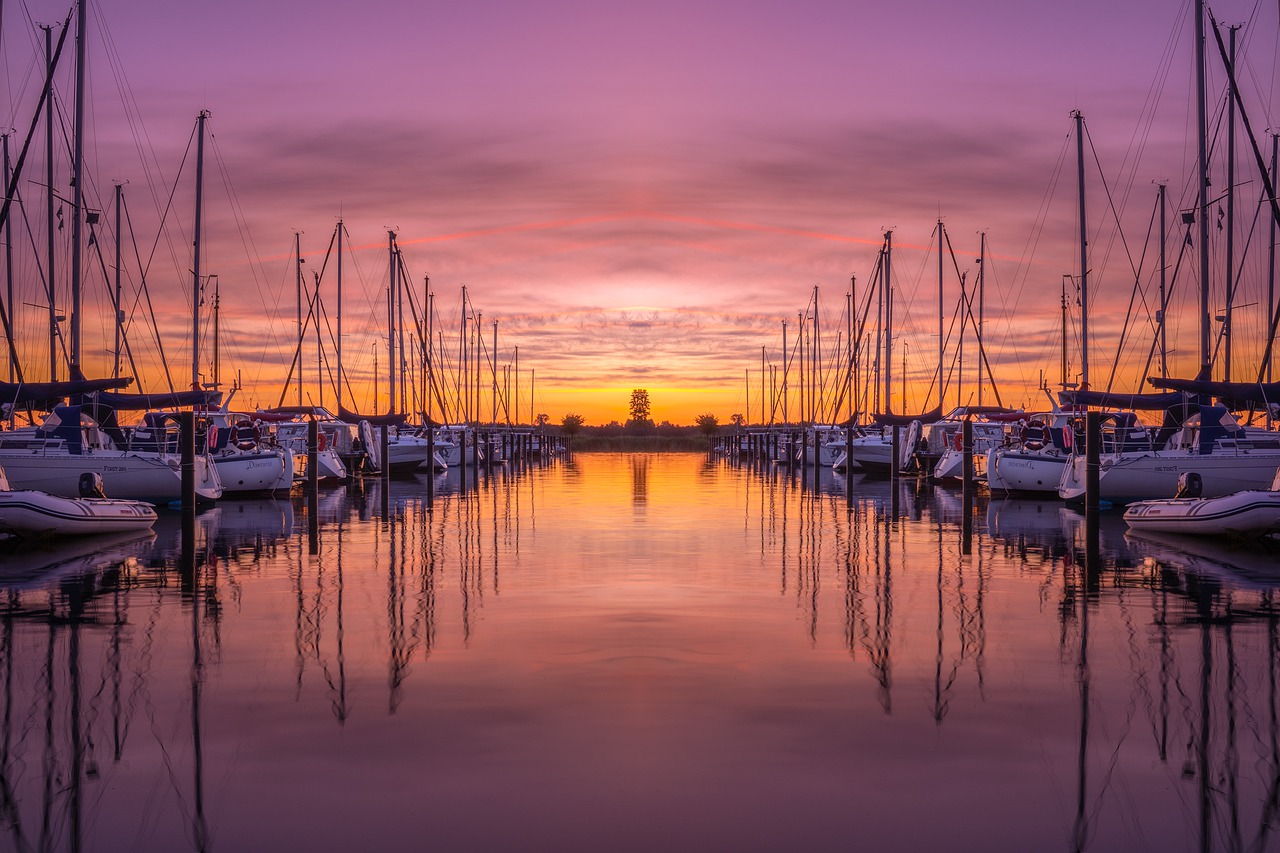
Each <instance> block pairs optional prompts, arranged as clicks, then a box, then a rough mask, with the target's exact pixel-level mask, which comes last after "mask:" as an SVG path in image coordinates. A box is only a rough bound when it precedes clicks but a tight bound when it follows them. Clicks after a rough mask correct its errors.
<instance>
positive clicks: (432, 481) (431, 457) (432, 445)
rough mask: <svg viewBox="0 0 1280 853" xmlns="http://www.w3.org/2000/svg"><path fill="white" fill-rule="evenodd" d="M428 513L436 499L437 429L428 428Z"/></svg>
mask: <svg viewBox="0 0 1280 853" xmlns="http://www.w3.org/2000/svg"><path fill="white" fill-rule="evenodd" d="M427 466H428V471H427V512H431V509H432V504H434V503H435V499H436V428H435V427H433V426H430V425H428V426H427Z"/></svg>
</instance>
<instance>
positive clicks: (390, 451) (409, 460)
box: [387, 435, 431, 473]
mask: <svg viewBox="0 0 1280 853" xmlns="http://www.w3.org/2000/svg"><path fill="white" fill-rule="evenodd" d="M430 457H431V452H430V450H429V449H428V447H427V440H426V439H425V438H418V437H417V436H412V435H401V436H395V437H394V438H391V439H388V441H387V467H388V468H389V469H390V470H391V471H392V472H393V473H394V472H400V471H413V470H415V469H417V468H420V467H421V466H422V465H423V463H425V462H426V461H427V460H428V459H429V458H430Z"/></svg>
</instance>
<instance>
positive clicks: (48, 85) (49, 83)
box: [0, 8, 75, 226]
mask: <svg viewBox="0 0 1280 853" xmlns="http://www.w3.org/2000/svg"><path fill="white" fill-rule="evenodd" d="M74 12H75V9H74V8H73V9H72V10H71V11H70V12H68V13H67V20H66V21H65V22H64V23H63V25H62V32H61V33H60V34H59V35H58V46H57V48H56V49H55V50H54V52H53V57H52V58H51V59H50V61H49V71H48V73H47V74H46V75H45V82H44V86H43V88H42V89H41V90H40V100H39V101H38V102H37V103H36V109H35V111H34V113H33V114H32V117H31V126H30V128H29V130H28V131H27V138H26V140H25V141H24V142H23V143H22V150H21V151H20V152H19V154H18V159H17V161H16V162H15V163H14V164H13V171H12V173H11V174H10V176H9V185H8V186H7V187H6V188H5V193H4V200H3V204H2V206H0V226H3V225H4V223H5V221H6V220H7V219H8V218H9V206H10V205H11V204H12V203H13V198H14V195H15V194H16V192H17V185H18V183H19V180H20V178H21V175H22V166H23V164H24V163H25V162H26V159H27V152H28V151H29V150H30V148H31V140H32V138H33V137H34V136H35V131H36V127H37V125H38V123H39V121H40V114H41V112H42V111H43V109H44V104H45V101H46V100H47V99H48V98H50V97H52V93H53V73H54V72H55V71H56V70H57V67H58V59H59V58H61V56H62V48H63V46H64V45H65V44H66V41H67V31H68V29H69V28H70V26H71V15H72V14H73V13H74Z"/></svg>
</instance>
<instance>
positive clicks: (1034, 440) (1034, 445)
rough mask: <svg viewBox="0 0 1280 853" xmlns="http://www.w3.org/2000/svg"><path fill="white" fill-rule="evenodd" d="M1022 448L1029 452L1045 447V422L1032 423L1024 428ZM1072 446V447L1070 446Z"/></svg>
mask: <svg viewBox="0 0 1280 853" xmlns="http://www.w3.org/2000/svg"><path fill="white" fill-rule="evenodd" d="M1021 437H1022V446H1023V447H1024V448H1025V449H1027V450H1039V449H1040V448H1042V447H1044V441H1045V425H1044V422H1043V421H1031V422H1030V423H1029V424H1026V425H1025V426H1023V428H1022V436H1021ZM1068 446H1070V445H1068Z"/></svg>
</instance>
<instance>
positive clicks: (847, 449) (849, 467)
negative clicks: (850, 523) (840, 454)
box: [832, 423, 853, 512]
mask: <svg viewBox="0 0 1280 853" xmlns="http://www.w3.org/2000/svg"><path fill="white" fill-rule="evenodd" d="M832 470H834V466H833V467H832ZM844 502H845V506H846V507H848V509H849V512H853V424H852V423H849V424H847V425H846V426H845V428H844Z"/></svg>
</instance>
